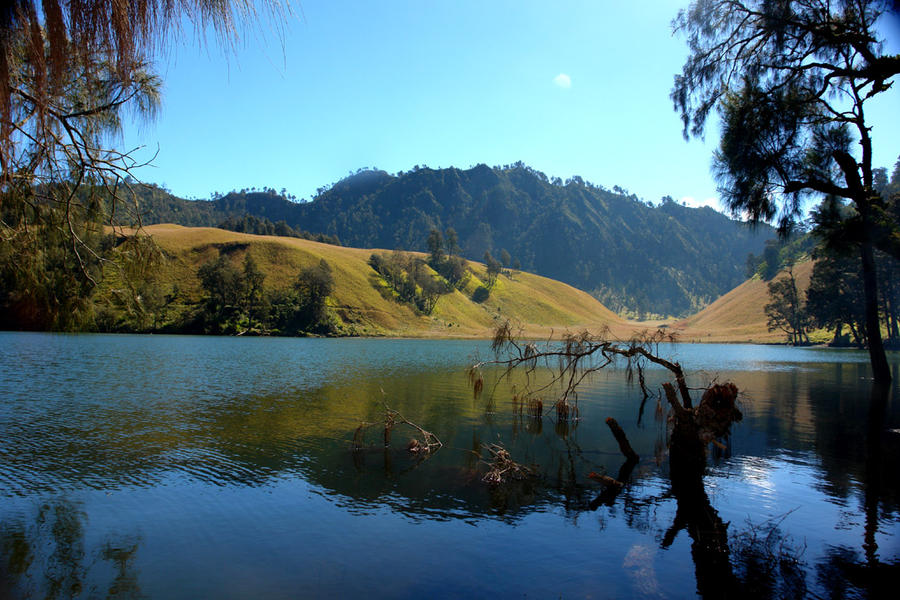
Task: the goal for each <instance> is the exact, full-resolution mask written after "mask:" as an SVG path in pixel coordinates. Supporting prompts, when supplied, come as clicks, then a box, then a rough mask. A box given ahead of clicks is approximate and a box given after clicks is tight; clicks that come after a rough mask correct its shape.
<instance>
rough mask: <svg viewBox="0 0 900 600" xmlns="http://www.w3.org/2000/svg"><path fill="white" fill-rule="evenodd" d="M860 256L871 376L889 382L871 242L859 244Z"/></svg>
mask: <svg viewBox="0 0 900 600" xmlns="http://www.w3.org/2000/svg"><path fill="white" fill-rule="evenodd" d="M860 256H861V258H862V275H863V292H864V293H865V303H866V338H867V339H868V342H869V359H870V360H871V362H872V376H873V377H874V379H875V382H876V383H890V381H891V370H890V367H888V362H887V356H886V355H885V353H884V343H883V342H882V340H881V323H880V322H879V319H878V280H877V277H876V274H875V252H874V251H873V249H872V243H871V242H869V241H865V242H863V243H862V244H861V245H860Z"/></svg>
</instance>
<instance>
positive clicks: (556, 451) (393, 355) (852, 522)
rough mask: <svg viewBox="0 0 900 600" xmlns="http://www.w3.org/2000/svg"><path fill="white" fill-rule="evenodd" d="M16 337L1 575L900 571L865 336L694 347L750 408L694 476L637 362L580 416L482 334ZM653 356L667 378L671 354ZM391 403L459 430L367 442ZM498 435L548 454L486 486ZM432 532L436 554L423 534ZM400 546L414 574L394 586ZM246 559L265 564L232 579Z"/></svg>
mask: <svg viewBox="0 0 900 600" xmlns="http://www.w3.org/2000/svg"><path fill="white" fill-rule="evenodd" d="M0 335H7V334H0ZM98 337H100V336H98ZM23 340H24V341H23ZM29 340H32V341H34V343H35V344H36V345H37V349H35V348H31V349H29V348H28V347H27V346H28V344H29V343H31V342H29ZM82 340H86V343H87V345H86V346H80V345H79V344H81V341H82ZM173 340H174V338H173ZM3 341H4V342H6V343H4V344H0V439H3V440H4V444H3V445H0V494H2V496H3V497H4V500H5V502H4V503H3V504H2V506H0V522H2V527H0V536H2V553H3V573H2V574H0V585H2V586H6V587H5V588H0V596H12V597H17V596H48V597H66V596H83V597H89V596H92V595H97V596H107V595H110V596H115V595H118V596H119V597H135V596H140V595H141V594H142V593H145V594H147V595H148V596H151V597H169V596H178V595H181V596H187V595H190V594H191V593H192V595H194V596H210V595H216V596H223V597H227V596H235V595H239V594H238V592H237V591H236V590H237V589H239V588H238V587H233V586H232V584H235V583H236V581H237V580H238V579H240V580H241V581H246V582H249V583H247V585H248V586H249V587H248V588H240V589H242V590H243V591H246V592H247V593H248V594H250V593H251V592H253V591H256V592H259V594H261V595H266V596H271V597H278V596H284V597H291V596H292V595H293V596H296V595H298V594H300V595H304V593H305V595H328V594H329V593H331V594H332V595H341V594H342V595H353V593H354V592H356V593H357V594H363V593H365V594H369V595H373V594H374V595H375V596H378V595H385V596H390V595H412V593H416V594H417V595H420V594H421V593H425V592H427V590H425V589H423V587H422V586H423V585H424V584H422V583H421V582H423V581H429V582H432V583H431V584H430V585H434V586H438V585H440V586H443V587H441V588H437V587H436V588H434V590H438V589H442V590H456V591H458V592H460V593H471V592H472V590H471V589H469V588H466V589H463V588H461V587H459V586H460V585H461V584H459V583H458V582H456V581H455V580H457V579H458V578H459V575H458V574H459V573H461V572H464V573H467V574H468V575H467V577H471V579H472V580H475V581H477V582H479V584H480V585H482V586H483V587H480V588H477V589H478V590H481V591H482V593H488V592H490V591H493V592H496V593H501V592H502V593H504V594H505V595H522V594H525V593H531V594H532V595H539V596H557V595H565V596H575V597H578V596H585V595H589V594H592V593H593V594H596V593H597V590H598V589H604V590H606V591H608V592H609V593H610V594H613V595H624V596H635V595H643V594H647V595H657V594H658V595H662V596H681V595H683V594H684V592H685V591H686V590H689V589H696V591H697V593H698V594H699V595H701V596H706V597H720V596H721V595H722V592H723V590H726V591H728V590H730V592H732V593H734V594H737V595H741V594H743V595H749V594H750V593H752V595H756V596H760V597H802V596H804V595H833V596H835V597H853V596H854V595H856V596H863V595H866V594H869V595H872V594H875V593H876V591H877V590H878V589H879V588H878V586H879V585H881V583H883V581H884V578H885V577H896V575H897V574H898V573H897V560H898V557H900V549H898V545H897V541H896V540H897V539H900V538H898V536H900V514H898V508H900V482H898V480H897V478H896V473H897V472H900V464H898V463H900V435H897V434H891V433H887V430H889V429H892V428H893V429H896V428H898V427H900V411H898V406H897V403H896V400H895V398H896V391H895V390H888V391H887V392H885V391H884V390H880V391H877V393H876V391H873V390H870V389H869V387H870V386H869V384H868V381H867V380H866V379H864V378H865V377H867V365H866V363H865V361H864V360H862V361H856V360H855V357H856V355H855V354H853V353H849V354H845V353H841V354H835V353H827V352H823V351H812V350H809V349H802V350H796V351H793V350H792V349H784V348H775V349H766V348H755V347H754V348H751V349H750V350H748V349H747V348H744V347H739V348H736V349H734V352H733V353H732V352H731V350H730V349H729V347H718V346H717V347H689V346H683V347H679V353H680V356H679V358H680V360H682V362H684V363H685V364H686V366H689V367H692V366H693V364H692V361H693V362H694V363H697V364H698V365H699V367H698V371H701V370H702V371H703V372H701V373H699V374H695V375H694V379H693V381H691V382H689V384H690V385H691V386H692V387H700V386H704V385H706V384H707V383H709V381H710V380H712V379H717V380H719V381H726V380H734V381H735V382H736V383H737V385H738V386H739V387H740V388H741V390H742V391H744V396H743V399H742V405H741V410H742V412H743V413H744V416H745V418H744V422H743V423H741V424H739V425H737V426H736V427H735V429H734V435H733V437H732V438H731V439H730V440H729V443H728V444H727V446H726V447H725V448H724V449H714V450H713V452H712V453H711V455H710V457H709V470H708V475H707V477H706V478H705V481H704V482H703V485H702V486H701V487H699V488H697V487H695V488H694V489H675V488H673V487H672V486H671V485H670V482H669V463H668V457H667V454H666V452H665V450H666V443H667V436H668V431H667V427H666V419H665V414H664V407H663V406H662V405H660V404H659V403H658V402H657V399H656V398H652V397H651V398H650V399H647V400H646V402H645V401H644V398H643V396H642V394H641V393H640V390H639V389H634V388H631V387H628V386H627V385H625V383H624V378H623V377H622V376H621V375H622V374H621V373H617V372H611V373H609V374H604V375H601V376H600V377H598V378H597V379H595V380H594V381H593V382H591V383H590V384H589V385H588V386H587V387H586V388H585V389H584V390H583V391H582V393H581V394H580V412H581V419H580V420H579V421H576V422H569V423H565V422H557V421H555V420H554V419H552V418H549V417H545V418H544V419H533V418H530V417H528V416H527V415H522V414H516V413H515V412H514V410H513V406H512V405H511V403H510V400H509V398H510V397H511V392H510V390H504V389H502V388H501V389H500V390H499V392H498V394H497V395H496V396H495V397H494V398H493V401H492V402H491V403H488V402H484V401H474V400H473V399H472V397H471V391H470V390H469V389H467V387H466V379H465V376H464V374H463V369H464V367H465V366H466V364H468V360H467V357H468V355H469V353H470V352H471V348H472V346H473V343H471V342H464V343H459V344H457V343H450V344H447V345H444V344H445V343H442V342H410V343H407V342H400V341H394V340H390V341H388V340H346V342H347V344H346V345H341V344H332V343H330V342H334V341H333V340H328V341H327V342H329V343H319V342H325V341H323V340H276V341H275V344H274V345H267V344H264V343H262V342H264V341H265V340H252V341H251V340H247V341H246V343H244V342H242V341H240V340H227V341H224V342H223V344H224V345H223V346H218V345H216V343H217V341H216V340H214V339H193V338H191V339H189V340H188V342H189V344H188V346H187V348H186V349H184V350H182V351H180V352H181V353H180V354H179V350H178V348H179V346H178V344H176V343H175V342H174V341H168V342H167V340H165V339H153V340H150V341H148V340H147V339H146V338H140V337H128V336H122V337H114V338H109V337H102V338H100V342H98V341H97V338H94V337H91V336H62V337H60V338H57V337H53V336H43V337H41V336H37V337H28V336H24V337H15V338H14V339H13V338H10V337H9V336H7V338H6V339H4V340H3ZM181 341H182V340H180V339H179V340H178V343H179V344H180V343H181ZM145 344H151V345H152V346H153V349H152V351H150V350H148V349H147V347H146V346H145ZM167 344H168V345H167ZM404 344H405V345H404ZM16 345H18V347H17V346H16ZM57 346H58V348H56V347H57ZM170 346H171V347H170ZM11 347H12V348H13V349H14V352H13V351H11V350H10V348H11ZM54 348H56V349H54ZM10 352H12V354H10ZM704 352H705V353H706V354H704ZM4 353H5V354H4ZM748 353H749V354H748ZM744 354H748V356H750V357H751V358H752V363H753V364H759V365H762V367H761V368H759V369H758V368H756V367H752V368H751V367H748V366H747V365H748V363H747V362H746V361H745V360H744V359H742V358H741V356H742V355H744ZM75 356H78V357H86V358H79V359H78V360H74V359H73V357H75ZM836 356H838V357H840V358H841V361H838V360H835V357H836ZM142 357H143V358H142ZM846 357H849V358H850V359H851V362H842V361H843V358H846ZM863 357H864V356H863ZM719 359H721V360H719ZM16 361H18V362H16ZM79 361H81V362H82V363H85V364H87V366H86V367H85V366H84V365H83V364H79V365H78V366H74V367H72V368H71V369H70V368H69V367H68V366H67V365H68V364H69V363H72V362H75V363H78V362H79ZM142 361H143V362H142ZM157 363H159V364H161V365H163V366H162V367H160V366H159V364H157ZM123 364H126V365H135V368H133V369H123V368H121V365H123ZM223 365H227V366H223ZM13 366H15V368H13ZM894 366H895V368H896V365H894ZM29 369H30V370H29ZM487 375H488V377H490V373H488V374H487ZM645 376H646V378H647V387H648V388H649V389H651V390H653V389H657V388H658V386H659V384H660V383H661V381H663V380H664V378H665V376H666V374H665V373H662V372H659V371H655V370H652V369H648V370H647V372H646V373H645ZM490 383H491V382H488V384H489V385H487V386H486V389H487V388H489V387H490ZM385 402H386V403H387V404H388V405H390V406H391V408H393V409H396V410H399V411H401V412H402V413H403V414H404V415H405V416H406V417H407V418H409V419H410V420H412V421H414V422H416V423H418V424H420V425H421V426H423V427H425V428H426V429H428V430H430V431H433V432H435V433H436V434H438V436H439V437H440V438H441V440H442V441H443V442H444V447H443V448H441V449H440V450H439V451H438V452H436V453H434V455H432V456H430V457H429V458H428V459H427V460H425V461H423V460H422V457H421V456H416V455H411V454H410V453H408V452H407V451H406V450H405V442H406V440H405V439H401V436H400V434H399V433H398V432H395V437H396V438H397V439H396V440H394V441H395V442H396V443H394V444H392V445H391V447H388V448H385V447H384V444H383V440H379V439H378V437H379V436H378V435H377V433H376V432H373V436H372V437H371V439H369V440H368V441H367V443H366V444H365V446H364V447H363V448H362V449H361V450H360V451H357V452H354V451H353V450H352V449H351V447H352V444H351V439H352V437H353V432H354V430H355V429H356V427H357V426H358V425H359V423H360V422H363V421H368V422H377V421H378V420H379V419H381V418H382V417H383V413H384V403H385ZM607 417H613V418H615V419H616V420H617V421H619V423H620V424H621V425H622V427H623V428H624V429H625V431H626V432H627V434H628V436H629V438H630V441H631V444H632V446H633V447H634V448H635V450H636V451H637V453H638V454H639V455H640V456H641V461H640V462H639V463H637V464H629V463H628V462H626V461H625V460H624V459H623V457H622V455H621V453H620V452H619V449H618V446H617V444H616V441H615V439H614V438H613V437H612V436H611V435H610V433H609V430H608V429H607V428H606V425H605V422H604V421H605V419H606V418H607ZM497 442H501V443H502V444H503V445H504V446H505V447H506V448H507V449H509V450H510V452H511V453H512V456H513V457H514V458H515V460H517V461H518V462H521V463H523V464H528V465H532V464H533V465H537V467H538V470H539V473H540V477H539V479H538V480H536V481H530V482H529V481H526V482H517V483H516V484H515V485H513V486H509V487H490V486H486V485H484V483H483V482H482V481H481V476H482V474H483V472H484V468H485V465H484V460H485V456H484V453H483V448H484V445H485V444H492V443H497ZM590 473H597V474H601V475H608V476H610V477H613V478H615V479H617V480H619V481H622V482H624V483H625V484H626V485H625V486H624V487H621V488H618V487H604V486H603V485H601V484H599V483H597V482H595V481H594V480H592V479H591V478H590V477H589V474H590ZM110 494H112V495H111V496H110ZM34 507H40V508H34ZM132 524H133V525H132ZM472 524H475V525H478V527H471V525H472ZM121 531H137V532H140V534H134V535H120V534H118V533H116V532H121ZM347 531H352V532H354V534H353V536H352V538H353V539H352V540H349V539H348V536H347V534H346V532H347ZM286 532H290V534H288V533H286ZM425 532H427V534H428V535H430V536H434V538H433V539H434V541H433V542H423V536H424V535H425ZM309 539H315V541H316V543H315V544H310V543H309ZM429 539H430V538H429ZM474 540H477V543H476V542H475V541H474ZM423 543H425V544H426V545H427V544H428V543H431V546H430V547H431V553H430V554H429V553H420V552H416V553H415V554H414V555H409V554H406V553H404V552H403V551H402V550H401V549H402V548H404V547H407V548H408V547H409V546H410V545H411V544H412V545H414V546H416V547H417V548H418V547H419V546H420V545H422V544H423ZM804 546H805V550H804ZM448 549H449V550H448ZM450 550H452V551H450ZM170 555H171V556H170ZM175 557H177V558H175ZM435 557H440V560H438V559H436V558H435ZM488 557H489V558H490V560H488ZM538 557H539V558H538ZM399 560H402V561H404V564H405V565H407V570H408V574H407V576H405V577H407V579H404V583H403V585H404V586H406V587H404V588H403V589H404V590H407V592H408V593H407V594H404V593H399V594H391V592H396V591H397V590H395V589H392V590H388V589H386V590H383V591H381V592H379V591H377V590H378V588H377V581H376V579H377V577H378V576H379V574H383V573H384V568H385V562H390V561H394V562H396V561H399ZM223 561H228V562H227V564H252V565H254V566H253V574H252V576H251V575H248V574H243V575H241V578H243V579H241V578H239V577H238V576H237V575H236V574H227V573H226V574H224V575H221V576H220V577H221V578H222V579H221V581H222V583H221V586H222V587H221V588H219V587H210V586H213V585H214V584H212V583H209V581H207V580H209V579H210V574H212V573H218V572H219V571H220V570H221V569H220V565H221V564H223ZM529 561H531V562H529ZM438 562H440V563H441V564H440V565H438V564H437V563H438ZM184 565H190V568H188V567H186V566H184ZM204 565H205V566H204ZM311 565H315V568H312V567H311ZM523 565H529V566H527V567H523ZM247 568H249V567H247ZM442 569H443V570H442ZM523 570H524V571H526V573H523ZM172 571H174V572H178V573H180V576H179V578H173V580H172V583H171V584H163V583H160V580H161V579H165V578H166V577H168V573H169V572H172ZM320 572H329V573H331V572H335V573H337V575H336V576H335V577H334V581H335V583H330V582H325V581H323V580H322V577H321V576H319V575H318V573H320ZM454 573H455V574H454ZM349 574H352V576H349ZM607 578H612V579H615V580H616V583H610V584H608V585H609V587H607V588H601V587H598V584H599V583H600V582H601V581H605V580H606V579H607ZM491 581H493V582H496V583H495V584H491V583H488V582H491ZM339 584H340V585H343V586H344V587H339ZM501 584H502V585H504V586H506V587H500V586H501ZM492 585H493V587H491V586H492ZM354 586H356V587H354ZM454 586H455V587H454ZM373 589H374V590H376V591H375V592H373V591H372V590H373ZM148 590H149V591H148ZM179 590H190V592H181V593H180V594H179V593H177V592H178V591H179ZM260 590H264V591H265V593H263V592H261V591H260ZM298 590H299V592H298ZM484 590H488V592H484ZM748 590H749V592H748ZM444 593H450V592H448V591H445V592H444Z"/></svg>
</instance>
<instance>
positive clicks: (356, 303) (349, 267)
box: [144, 224, 635, 337]
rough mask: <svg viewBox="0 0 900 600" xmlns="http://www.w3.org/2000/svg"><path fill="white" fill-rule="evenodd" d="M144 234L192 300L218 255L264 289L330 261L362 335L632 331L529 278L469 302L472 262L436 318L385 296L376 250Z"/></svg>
mask: <svg viewBox="0 0 900 600" xmlns="http://www.w3.org/2000/svg"><path fill="white" fill-rule="evenodd" d="M144 232H145V233H146V234H148V235H150V236H152V237H153V239H154V240H155V241H156V243H157V244H158V246H159V247H160V248H161V249H162V250H163V251H164V253H165V255H166V256H167V260H166V261H165V265H164V266H163V270H164V271H165V278H166V279H167V280H169V281H170V282H173V283H176V284H177V285H178V288H179V290H181V293H182V294H183V295H184V296H185V298H186V299H188V300H193V301H196V300H199V298H200V297H201V295H202V290H201V288H200V283H199V280H198V279H197V276H196V274H197V269H198V268H199V267H200V265H202V264H203V263H205V262H208V261H210V260H214V259H215V258H216V257H218V256H219V255H220V254H223V255H226V256H228V258H229V260H231V261H233V262H234V263H235V264H240V261H242V260H243V257H244V255H245V254H246V253H250V254H251V255H252V256H253V258H254V259H255V260H256V262H257V263H258V264H259V266H260V268H261V270H262V271H263V272H264V273H265V274H266V279H265V282H264V285H265V287H266V288H270V289H271V288H277V287H286V286H289V285H291V284H292V282H293V281H294V279H295V278H296V276H297V273H298V272H299V270H300V269H301V268H303V267H305V266H310V265H314V264H317V263H318V262H319V260H320V259H325V260H326V261H328V263H329V265H330V266H331V269H332V272H333V274H334V279H335V289H334V292H333V293H332V295H331V298H330V300H329V305H330V306H331V308H332V310H333V311H334V312H335V313H336V314H337V315H338V317H339V318H340V319H341V321H342V322H343V323H344V324H345V325H346V327H347V330H348V331H349V332H351V333H356V334H359V335H390V336H405V337H488V336H490V335H491V334H492V331H493V329H494V328H495V327H496V325H497V323H498V322H499V321H500V320H502V319H506V318H509V319H511V320H512V321H513V322H514V323H515V322H520V323H521V324H522V325H523V326H524V328H525V332H526V333H527V334H529V335H535V336H541V337H544V336H546V335H548V334H549V333H550V332H551V331H555V332H556V333H560V332H562V331H563V330H566V329H569V330H573V331H574V330H578V329H582V328H588V329H591V330H598V329H600V328H603V327H609V328H610V329H611V330H612V331H613V332H615V333H616V334H617V335H620V336H629V335H631V332H632V330H633V329H634V328H635V326H634V325H633V324H631V323H628V322H626V321H624V320H623V319H621V318H619V317H618V316H617V315H615V314H614V313H613V312H611V311H610V310H609V309H607V308H606V307H604V306H603V305H602V304H601V303H600V302H598V301H597V300H596V299H595V298H593V297H592V296H591V295H589V294H587V293H585V292H582V291H580V290H577V289H575V288H573V287H571V286H569V285H566V284H563V283H560V282H557V281H553V280H550V279H546V278H544V277H540V276H537V275H533V274H530V273H524V272H520V273H516V274H514V275H512V276H507V275H502V276H500V277H499V278H498V280H497V283H496V285H495V286H494V288H493V290H492V291H491V294H490V297H489V298H488V299H487V300H486V301H485V302H483V303H480V304H479V303H476V302H474V301H473V300H471V298H470V296H471V293H472V291H474V289H475V288H476V287H477V286H478V285H479V283H480V282H479V279H483V278H484V272H485V267H484V265H482V264H481V263H475V262H470V268H471V269H472V271H473V272H474V275H475V276H474V277H473V278H472V280H471V282H470V283H469V284H468V286H467V287H466V289H465V290H464V291H465V292H466V293H462V292H460V291H458V290H454V291H453V292H452V293H450V294H447V295H445V296H442V297H441V298H440V300H438V302H437V304H436V306H435V308H434V311H433V312H432V314H431V315H427V316H426V315H422V314H417V313H416V312H415V311H414V310H413V309H412V308H411V307H410V306H409V305H407V304H401V303H398V302H396V301H395V300H393V299H390V298H388V297H386V295H385V294H383V293H382V292H380V291H379V290H380V289H382V285H381V283H380V278H379V276H378V275H377V273H376V272H375V271H374V270H373V269H372V267H371V266H369V264H368V262H367V261H368V259H369V256H370V255H371V254H372V252H373V250H365V249H359V248H346V247H341V246H333V245H329V244H322V243H319V242H314V241H309V240H301V239H295V238H284V237H274V236H258V235H249V234H243V233H235V232H231V231H224V230H221V229H212V228H187V227H183V226H180V225H171V224H166V225H153V226H149V227H146V228H145V229H144Z"/></svg>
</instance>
